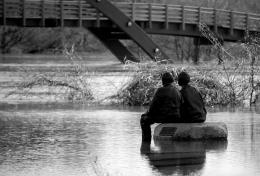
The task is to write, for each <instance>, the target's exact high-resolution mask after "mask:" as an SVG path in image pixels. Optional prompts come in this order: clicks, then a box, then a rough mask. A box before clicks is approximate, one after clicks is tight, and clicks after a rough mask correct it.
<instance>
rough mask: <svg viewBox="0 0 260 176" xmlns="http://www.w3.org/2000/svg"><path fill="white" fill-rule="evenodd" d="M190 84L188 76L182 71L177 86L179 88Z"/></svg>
mask: <svg viewBox="0 0 260 176" xmlns="http://www.w3.org/2000/svg"><path fill="white" fill-rule="evenodd" d="M189 82H190V75H189V74H188V73H186V72H184V71H182V72H180V73H179V75H178V84H179V85H180V86H185V85H187V84H188V83H189Z"/></svg>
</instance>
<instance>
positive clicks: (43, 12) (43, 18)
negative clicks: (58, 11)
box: [41, 0, 45, 27]
mask: <svg viewBox="0 0 260 176" xmlns="http://www.w3.org/2000/svg"><path fill="white" fill-rule="evenodd" d="M41 2H42V4H41V6H42V9H41V15H42V27H44V26H45V16H44V15H45V11H44V4H45V2H44V0H42V1H41Z"/></svg>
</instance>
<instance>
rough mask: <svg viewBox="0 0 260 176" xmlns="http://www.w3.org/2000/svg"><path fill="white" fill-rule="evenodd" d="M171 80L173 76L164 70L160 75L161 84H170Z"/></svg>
mask: <svg viewBox="0 0 260 176" xmlns="http://www.w3.org/2000/svg"><path fill="white" fill-rule="evenodd" d="M172 82H173V76H172V74H171V73H169V72H165V73H164V74H163V75H162V84H163V85H167V84H171V83H172Z"/></svg>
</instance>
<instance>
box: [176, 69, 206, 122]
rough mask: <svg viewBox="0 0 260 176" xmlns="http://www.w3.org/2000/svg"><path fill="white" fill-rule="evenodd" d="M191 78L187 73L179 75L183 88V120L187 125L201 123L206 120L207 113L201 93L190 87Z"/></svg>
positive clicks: (179, 82)
mask: <svg viewBox="0 0 260 176" xmlns="http://www.w3.org/2000/svg"><path fill="white" fill-rule="evenodd" d="M189 82H190V76H189V74H188V73H186V72H181V73H179V75H178V84H179V85H180V86H181V87H182V89H181V91H180V92H181V95H182V98H183V103H182V105H181V119H182V121H183V122H186V123H196V122H198V123H200V122H204V121H205V120H206V114H207V111H206V109H205V106H204V102H203V99H202V96H201V94H200V92H199V91H198V90H197V89H196V88H194V87H192V86H190V85H189Z"/></svg>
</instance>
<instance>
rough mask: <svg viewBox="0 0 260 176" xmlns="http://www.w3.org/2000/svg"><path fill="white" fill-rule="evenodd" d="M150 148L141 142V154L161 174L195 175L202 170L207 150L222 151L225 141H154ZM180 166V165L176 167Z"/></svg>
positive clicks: (148, 144)
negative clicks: (152, 146)
mask: <svg viewBox="0 0 260 176" xmlns="http://www.w3.org/2000/svg"><path fill="white" fill-rule="evenodd" d="M154 144H155V147H154V148H151V144H150V143H148V142H142V144H141V148H140V151H141V155H143V156H144V157H145V158H146V159H147V160H148V162H149V164H150V165H151V167H152V168H154V169H155V170H157V171H159V172H160V173H161V174H163V175H169V174H179V175H197V174H199V173H200V172H202V169H203V168H204V164H205V161H206V153H207V152H208V151H218V152H224V151H225V150H226V149H227V141H160V140H155V141H154ZM178 166H181V167H178Z"/></svg>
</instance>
